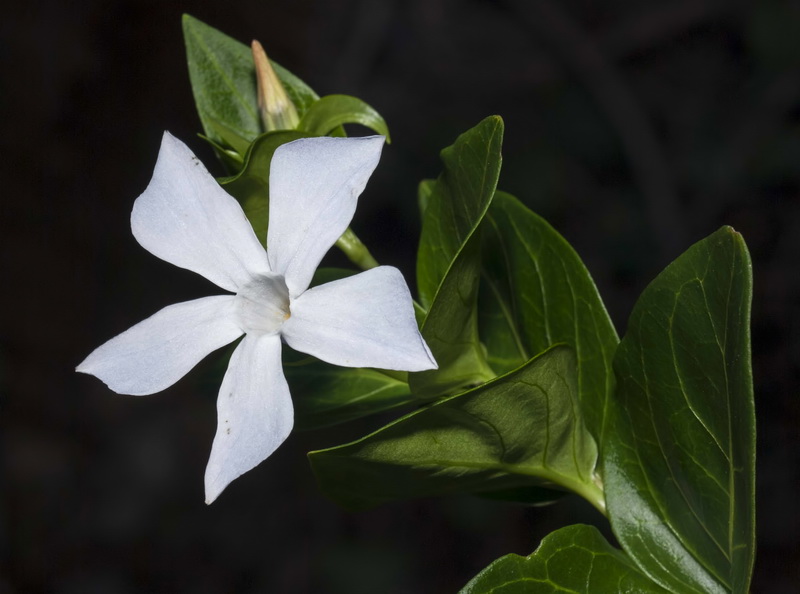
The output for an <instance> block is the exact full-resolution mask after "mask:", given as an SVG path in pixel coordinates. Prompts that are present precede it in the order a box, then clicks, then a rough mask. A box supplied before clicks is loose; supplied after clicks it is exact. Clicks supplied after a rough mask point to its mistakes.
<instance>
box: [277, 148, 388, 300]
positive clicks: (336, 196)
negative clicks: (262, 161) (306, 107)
mask: <svg viewBox="0 0 800 594" xmlns="http://www.w3.org/2000/svg"><path fill="white" fill-rule="evenodd" d="M383 141H384V137H383V136H369V137H363V138H327V137H323V138H304V139H301V140H295V141H294V142H289V143H287V144H284V145H282V146H281V147H279V148H278V150H276V151H275V155H274V156H273V157H272V164H271V165H270V173H269V230H268V232H267V254H268V256H269V262H270V265H271V266H272V270H273V271H275V272H277V273H278V274H283V275H284V276H285V277H286V284H287V285H288V287H289V293H290V294H291V295H292V296H293V297H295V296H297V295H299V294H300V293H302V292H303V291H304V290H305V289H306V288H307V287H308V285H309V283H310V282H311V277H312V276H313V275H314V271H315V270H316V268H317V266H318V265H319V263H320V260H322V257H323V256H324V255H325V253H326V252H327V251H328V250H329V249H330V248H331V246H332V245H333V244H334V242H335V241H336V240H337V239H339V237H340V236H341V235H342V233H344V232H345V230H346V229H347V226H348V225H349V224H350V221H351V220H352V219H353V213H354V212H355V209H356V202H357V200H358V196H359V195H360V194H361V192H362V191H363V190H364V186H366V185H367V180H368V179H369V176H370V175H372V172H373V171H374V170H375V167H376V166H377V165H378V160H379V159H380V156H381V149H382V148H383Z"/></svg>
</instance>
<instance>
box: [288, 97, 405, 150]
mask: <svg viewBox="0 0 800 594" xmlns="http://www.w3.org/2000/svg"><path fill="white" fill-rule="evenodd" d="M344 124H361V125H362V126H366V127H367V128H369V129H371V130H373V131H374V132H375V133H376V134H382V135H383V136H385V137H386V142H387V143H388V142H391V139H390V137H389V127H388V126H387V125H386V122H385V121H384V119H383V117H382V116H381V114H379V113H378V112H377V111H376V110H375V108H373V107H372V106H370V105H368V104H367V103H365V102H364V101H362V100H361V99H358V98H357V97H351V96H350V95H326V96H325V97H322V98H321V99H320V100H319V101H317V102H315V103H314V104H313V105H311V106H310V107H309V109H308V111H306V113H305V115H304V116H303V118H302V119H301V120H300V124H298V126H297V129H298V130H303V131H304V132H308V133H309V134H311V135H313V136H325V135H326V134H330V133H331V132H332V131H333V130H335V129H336V128H338V127H339V126H342V125H344Z"/></svg>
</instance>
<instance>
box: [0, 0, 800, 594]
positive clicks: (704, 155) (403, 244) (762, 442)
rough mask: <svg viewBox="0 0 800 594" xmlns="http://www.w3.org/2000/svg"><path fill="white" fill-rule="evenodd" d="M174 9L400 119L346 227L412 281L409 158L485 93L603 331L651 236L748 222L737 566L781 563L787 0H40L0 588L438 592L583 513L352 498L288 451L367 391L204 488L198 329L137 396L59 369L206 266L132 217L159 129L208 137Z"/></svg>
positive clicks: (625, 302)
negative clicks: (747, 397) (745, 538)
mask: <svg viewBox="0 0 800 594" xmlns="http://www.w3.org/2000/svg"><path fill="white" fill-rule="evenodd" d="M182 12H189V13H191V14H193V15H194V16H196V17H198V18H200V19H202V20H204V21H206V22H208V23H209V24H211V25H213V26H215V27H217V28H219V29H221V30H223V31H225V32H227V33H228V34H230V35H232V36H234V37H236V38H238V39H240V40H242V41H244V42H249V41H250V39H252V38H258V39H260V40H261V41H262V43H263V44H264V46H265V47H266V49H267V51H268V53H269V54H270V56H271V57H273V58H274V59H276V60H277V61H279V62H281V63H282V64H284V65H285V66H287V67H289V68H290V69H291V70H292V71H294V72H295V73H296V74H297V75H299V76H300V77H301V78H303V79H304V80H306V81H307V82H308V83H309V84H310V85H311V86H313V87H314V88H315V89H316V90H317V91H318V92H319V93H320V94H327V93H333V92H340V93H349V94H353V95H357V96H360V97H362V98H363V99H365V100H366V101H368V102H369V103H371V104H372V105H374V106H375V107H376V108H377V109H378V110H379V111H380V112H381V113H382V114H383V115H384V116H385V117H386V119H387V121H388V122H389V125H390V128H391V130H392V135H393V141H394V142H393V144H392V145H391V146H390V147H388V148H387V149H386V150H385V151H384V156H383V159H382V163H381V165H380V167H379V168H378V170H377V172H376V174H375V175H374V176H373V179H372V181H371V182H370V185H369V187H368V188H367V192H366V193H365V194H364V196H363V198H362V201H361V206H360V208H359V212H358V214H357V217H356V220H355V222H354V229H355V230H356V232H357V233H359V234H360V235H361V236H362V238H363V239H364V240H365V241H366V242H367V243H368V245H369V246H370V247H371V248H372V251H373V253H374V254H375V255H376V257H377V259H378V260H379V261H381V262H384V263H390V264H394V265H397V266H399V267H401V268H402V270H403V271H404V272H405V273H406V275H407V277H408V278H409V279H411V278H413V258H414V248H415V244H416V241H417V238H418V233H419V231H418V220H417V216H416V211H415V200H416V198H415V194H416V184H417V181H418V180H419V179H421V178H424V177H434V176H436V175H437V173H438V170H439V165H438V157H437V154H438V151H439V149H441V148H442V147H444V146H446V145H448V144H449V143H450V142H452V140H453V139H454V138H455V136H456V135H457V134H459V133H460V132H462V131H464V130H465V129H466V128H468V127H470V126H472V125H474V124H475V123H477V122H478V121H479V120H480V119H482V118H483V117H485V116H487V115H490V114H500V115H502V116H503V117H504V119H505V122H506V140H505V145H504V156H505V163H504V169H503V173H502V175H501V182H500V185H501V187H502V188H503V189H505V190H507V191H510V192H512V193H515V194H517V195H518V196H519V197H520V198H522V199H523V200H524V201H525V202H526V203H527V204H528V205H529V206H531V207H532V208H533V209H534V210H536V211H537V212H539V213H540V214H542V215H544V216H545V217H547V218H548V219H549V220H550V221H551V222H552V223H553V224H554V225H555V226H556V228H558V229H559V230H560V231H561V232H562V233H563V234H564V235H565V236H566V237H567V239H568V240H569V241H571V242H572V243H573V244H574V245H575V247H576V248H577V250H578V252H579V253H580V254H581V255H582V256H583V257H584V259H585V261H586V263H587V265H588V267H589V269H590V270H591V272H592V274H593V275H594V277H595V279H596V281H597V283H598V285H599V286H600V290H601V293H602V295H603V296H604V298H605V300H606V303H607V304H608V307H609V309H610V311H611V314H612V317H613V319H614V321H615V323H616V325H617V328H618V330H619V331H620V333H622V332H624V329H625V324H626V318H627V315H628V312H629V311H630V308H631V306H632V304H633V302H634V300H635V299H636V296H637V295H638V294H639V293H640V291H641V290H642V289H643V288H644V286H645V285H646V284H647V282H648V281H649V280H650V279H652V278H653V276H654V275H655V274H657V273H658V271H659V270H661V269H662V268H663V266H665V265H666V264H667V263H668V262H669V261H670V260H671V259H673V258H674V257H676V256H677V255H678V254H679V253H680V252H681V251H682V250H684V249H685V248H687V247H688V246H689V245H690V244H691V243H692V242H694V241H696V240H699V239H701V238H702V237H704V236H706V235H708V234H710V233H711V232H713V231H714V230H715V229H717V228H718V227H719V226H720V225H721V224H723V223H727V224H731V225H733V226H734V227H735V228H736V229H737V230H739V231H741V232H742V233H743V234H744V237H745V239H746V240H747V242H748V245H749V247H750V250H751V253H752V256H753V261H754V272H755V300H754V310H753V348H754V368H755V384H756V407H757V413H758V428H759V436H758V447H759V450H758V464H759V466H758V520H759V524H758V547H759V549H758V557H757V560H756V568H755V581H754V586H753V591H754V592H794V591H796V588H797V584H798V583H800V576H798V567H800V552H798V538H797V534H798V530H799V529H800V513H798V503H797V498H798V487H800V481H798V474H799V472H798V458H799V457H800V447H798V446H799V445H800V438H799V437H798V427H800V424H799V422H800V418H799V417H800V414H799V412H800V408H799V406H798V400H797V386H798V381H797V380H798V370H799V367H800V365H799V363H800V357H799V355H798V329H800V326H799V324H800V317H798V302H799V301H800V299H799V297H800V290H798V289H799V288H800V287H798V281H800V277H799V276H798V265H797V257H798V255H800V250H799V248H800V183H798V182H800V6H799V5H798V2H796V1H795V2H787V1H773V0H762V1H759V2H742V1H738V0H728V1H720V2H715V1H709V0H668V1H666V0H665V1H655V0H646V1H645V0H637V1H632V0H607V1H606V2H589V1H578V0H569V1H557V0H549V1H548V2H542V1H523V0H518V1H516V0H515V1H512V0H508V1H496V2H489V1H478V0H473V1H454V0H453V1H449V0H406V1H400V0H396V1H391V0H386V1H383V0H362V1H355V0H350V1H345V0H342V1H334V0H325V1H318V2H312V1H310V0H302V1H298V0H295V1H291V0H275V1H271V2H250V1H239V2H233V1H229V2H219V1H216V2H213V1H210V0H206V1H198V2H188V1H187V2H165V1H155V0H153V1H138V2H136V1H132V0H131V1H123V0H116V1H109V0H85V1H81V2H75V1H73V2H64V1H63V0H58V1H55V0H54V1H45V2H24V3H23V2H13V3H12V4H11V6H8V5H6V6H5V8H4V9H3V17H2V20H0V61H1V62H0V63H1V64H2V77H0V107H1V108H2V130H0V143H2V144H1V145H0V146H2V149H1V150H2V153H0V154H1V156H2V159H0V163H2V189H1V190H0V196H1V197H2V198H1V199H2V210H0V241H2V249H1V250H0V262H2V267H1V268H0V274H1V278H2V279H3V280H2V288H0V295H1V296H2V309H1V310H0V311H2V314H1V315H0V324H2V326H0V331H1V334H0V337H1V342H0V390H2V393H1V399H0V444H2V450H1V451H0V472H2V475H1V476H2V482H1V483H0V510H2V515H0V592H53V593H59V594H61V593H65V594H66V593H95V592H96V593H108V594H115V593H140V592H192V593H197V594H201V593H205V592H208V593H217V592H244V593H251V592H287V593H294V592H299V593H304V592H323V593H327V592H330V593H334V594H337V593H346V594H359V593H361V592H363V593H373V592H381V593H382V592H386V593H401V592H407V593H417V592H435V593H438V592H441V593H448V592H455V591H456V590H457V589H458V588H459V587H460V586H462V585H463V584H464V583H465V582H466V581H467V580H468V579H469V578H470V577H471V576H472V575H474V574H475V573H476V572H477V571H479V570H480V569H481V568H482V567H484V566H485V565H486V564H488V563H489V562H490V561H492V560H493V559H495V558H497V557H499V556H501V555H503V554H505V553H508V552H517V553H520V554H528V553H530V552H531V551H532V550H533V549H534V548H535V547H536V546H537V544H538V542H539V540H540V539H541V538H542V537H543V536H544V535H546V534H547V533H548V532H549V531H551V530H553V529H555V528H558V527H560V526H563V525H566V524H568V523H573V522H578V521H583V522H598V523H599V524H600V525H603V523H604V522H603V520H602V518H600V517H599V515H598V514H596V512H594V510H592V509H591V508H590V507H589V506H588V505H586V504H584V503H583V502H582V501H580V500H578V499H575V498H572V499H571V498H568V499H566V500H564V501H562V502H561V503H559V504H557V505H555V506H552V507H548V508H542V509H523V508H520V507H515V506H510V505H500V504H489V503H485V502H481V501H478V500H475V499H471V498H466V497H463V498H447V499H442V500H423V501H412V502H405V503H398V504H392V505H386V506H384V507H382V508H379V509H376V510H374V511H371V512H367V513H361V514H350V513H345V512H343V511H341V510H339V509H338V508H337V507H336V506H334V505H333V504H332V503H330V502H328V501H327V500H326V499H324V498H323V497H322V496H321V495H320V494H319V493H318V492H317V490H316V487H315V485H314V481H313V477H312V476H311V473H310V471H309V469H308V465H307V463H306V461H305V459H304V453H305V452H306V451H308V450H309V449H312V448H316V447H321V446H326V445H333V444H336V443H340V442H342V441H344V440H345V439H348V438H350V437H353V436H356V435H359V434H363V433H364V432H366V431H367V430H368V429H369V428H371V427H374V426H376V425H377V423H378V421H379V420H374V419H373V420H368V421H366V422H363V423H356V424H355V426H349V427H342V428H339V429H335V430H327V431H322V432H317V433H305V434H304V433H295V434H293V436H292V437H291V438H290V439H289V441H288V442H287V443H286V444H285V445H284V446H283V447H282V448H281V449H280V450H279V451H278V453H277V454H276V455H274V456H273V457H272V458H270V459H269V460H268V461H267V462H265V463H264V464H262V465H261V466H260V467H259V468H257V469H256V470H254V471H252V472H250V473H248V474H247V475H245V476H244V477H242V478H241V479H239V480H237V481H236V482H234V483H233V484H232V485H231V487H229V488H228V490H227V491H226V492H225V493H224V494H223V495H222V496H221V497H220V499H219V500H218V501H217V502H216V503H214V505H212V506H210V507H206V506H205V505H204V504H203V471H204V468H205V463H206V460H207V457H208V452H209V449H210V446H211V441H212V438H213V435H214V430H215V408H214V401H215V398H216V389H217V387H218V379H215V378H214V374H213V371H214V360H215V357H214V356H211V357H209V359H208V361H205V362H204V363H202V364H201V365H200V366H199V367H198V370H196V371H194V372H192V373H191V374H190V375H189V376H188V377H187V378H185V379H183V380H181V381H180V382H178V384H177V385H176V386H174V387H172V388H170V389H169V390H167V391H166V392H165V393H163V394H160V395H157V396H153V397H149V398H134V397H126V396H117V395H115V394H113V393H111V392H110V391H109V390H107V389H106V388H105V386H103V385H102V384H101V383H100V382H99V381H97V380H95V379H93V378H90V377H86V376H79V375H78V374H76V373H74V372H73V369H74V366H75V365H76V364H77V363H78V362H80V360H82V358H83V357H85V356H86V355H87V354H88V353H89V352H90V351H91V350H92V349H93V348H94V347H96V346H98V345H99V344H101V343H102V342H103V341H105V340H107V339H108V338H110V337H111V336H113V335H114V334H117V333H119V332H121V331H122V330H125V329H126V328H128V327H129V326H131V325H132V324H134V323H136V322H138V321H140V320H142V319H143V318H145V317H147V316H148V315H150V314H152V313H153V312H155V311H156V310H158V309H160V308H161V307H163V306H165V305H168V304H171V303H174V302H176V301H179V300H185V299H190V298H195V297H199V296H203V295H208V294H212V293H213V291H214V289H215V288H214V287H212V286H211V285H210V284H209V283H206V282H205V281H203V279H200V278H199V277H195V276H194V275H192V274H191V273H187V272H185V271H180V270H178V269H176V268H174V267H172V266H170V265H168V264H165V263H163V262H161V261H159V260H158V259H156V258H154V257H153V256H151V255H150V254H148V253H147V252H146V251H145V250H143V249H142V248H140V247H139V246H138V245H137V244H136V242H135V240H134V239H133V237H132V236H131V234H130V229H129V214H130V209H131V205H132V203H133V200H134V198H135V197H136V196H137V195H138V194H139V193H140V192H141V191H142V190H143V189H144V187H145V185H146V184H147V181H148V180H149V178H150V175H151V173H152V167H153V164H154V162H155V158H156V154H157V151H158V146H159V141H160V137H161V134H162V131H163V130H164V129H169V130H170V131H171V132H173V133H174V134H175V135H176V136H178V137H179V138H182V139H184V140H185V141H187V142H188V143H189V144H190V146H191V147H192V148H193V149H194V150H195V151H196V152H197V153H198V155H199V156H200V157H201V159H203V160H204V161H206V162H207V163H208V164H209V166H210V167H211V168H212V170H213V169H214V168H215V167H216V166H217V165H218V164H216V163H215V162H214V161H213V157H212V155H211V153H210V151H209V150H208V149H207V148H206V147H205V146H204V143H203V141H201V140H200V139H198V138H196V137H195V133H196V132H197V131H198V130H199V121H198V119H197V116H196V114H195V111H194V104H193V100H192V95H191V90H190V87H189V81H188V75H187V70H186V65H185V56H184V50H183V41H182V37H181V24H180V15H181V13H182ZM216 172H217V173H221V170H220V169H219V168H218V167H217V171H216Z"/></svg>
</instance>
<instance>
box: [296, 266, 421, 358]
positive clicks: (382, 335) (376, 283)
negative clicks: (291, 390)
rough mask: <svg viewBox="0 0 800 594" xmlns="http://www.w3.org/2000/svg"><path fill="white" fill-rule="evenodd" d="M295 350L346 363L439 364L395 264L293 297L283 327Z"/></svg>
mask: <svg viewBox="0 0 800 594" xmlns="http://www.w3.org/2000/svg"><path fill="white" fill-rule="evenodd" d="M281 332H282V334H283V337H284V339H285V340H286V342H287V343H288V344H289V345H290V346H291V347H292V348H293V349H295V350H298V351H302V352H304V353H308V354H309V355H314V356H315V357H317V358H319V359H322V360H323V361H327V362H328V363H333V364H335V365H343V366H346V367H378V368H381V369H397V370H404V371H422V370H424V369H435V368H436V361H435V360H434V359H433V356H432V355H431V352H430V350H429V349H428V345H426V344H425V341H424V340H423V338H422V336H421V335H420V333H419V330H418V329H417V322H416V320H415V319H414V306H413V304H412V301H411V294H410V293H409V291H408V286H406V282H405V280H404V279H403V275H402V274H401V273H400V271H399V270H397V269H396V268H392V267H391V266H379V267H378V268H373V269H372V270H368V271H366V272H362V273H360V274H356V275H354V276H351V277H348V278H344V279H342V280H338V281H334V282H331V283H327V284H324V285H321V286H319V287H314V288H312V289H309V290H308V291H306V292H305V293H303V294H302V295H301V296H300V297H298V298H297V299H295V300H294V301H292V303H291V317H290V318H289V319H288V320H286V322H285V323H284V325H283V328H282V330H281Z"/></svg>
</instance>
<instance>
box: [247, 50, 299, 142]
mask: <svg viewBox="0 0 800 594" xmlns="http://www.w3.org/2000/svg"><path fill="white" fill-rule="evenodd" d="M251 47H252V50H253V62H254V64H255V67H256V81H257V83H258V110H259V112H260V113H261V121H262V122H263V123H264V129H265V130H266V131H267V132H269V131H271V130H294V129H295V128H297V124H298V123H299V122H300V117H299V116H298V115H297V109H295V106H294V104H293V103H292V101H291V99H289V96H288V95H287V94H286V89H284V88H283V84H282V83H281V81H280V79H279V78H278V75H276V74H275V70H273V69H272V64H270V62H269V59H268V58H267V54H266V52H264V48H263V47H262V46H261V44H260V43H259V42H258V41H256V40H253V43H252V44H251Z"/></svg>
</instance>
